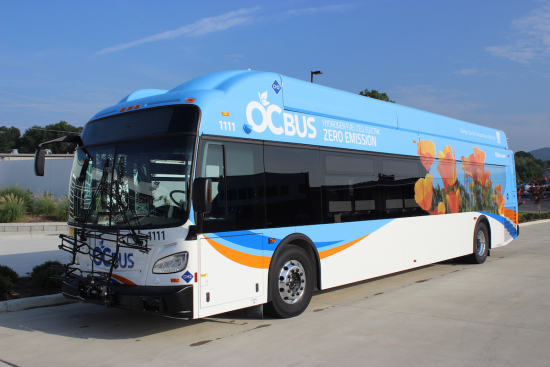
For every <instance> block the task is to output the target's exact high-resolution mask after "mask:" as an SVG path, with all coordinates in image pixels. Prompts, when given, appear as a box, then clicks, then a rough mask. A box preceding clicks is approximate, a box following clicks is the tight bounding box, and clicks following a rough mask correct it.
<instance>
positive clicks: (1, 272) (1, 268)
mask: <svg viewBox="0 0 550 367" xmlns="http://www.w3.org/2000/svg"><path fill="white" fill-rule="evenodd" d="M0 276H2V277H7V278H10V280H11V282H12V283H17V281H19V274H17V272H16V271H15V270H13V269H12V268H10V267H9V266H6V265H0Z"/></svg>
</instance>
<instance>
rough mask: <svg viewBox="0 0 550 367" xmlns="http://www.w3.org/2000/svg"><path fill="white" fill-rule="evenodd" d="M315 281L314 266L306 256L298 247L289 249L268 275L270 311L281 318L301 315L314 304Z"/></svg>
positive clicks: (279, 256)
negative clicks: (310, 303)
mask: <svg viewBox="0 0 550 367" xmlns="http://www.w3.org/2000/svg"><path fill="white" fill-rule="evenodd" d="M314 278H315V273H314V266H313V264H312V262H311V260H310V259H309V256H308V254H307V252H306V251H304V249H302V248H301V247H298V246H295V245H288V246H286V247H285V248H284V249H283V251H282V252H281V253H280V254H279V255H278V256H277V258H276V259H275V262H274V264H273V266H272V267H271V270H270V272H269V292H270V299H271V301H270V302H269V303H268V304H267V306H266V308H267V311H268V312H269V313H270V314H272V315H273V316H275V317H280V318H289V317H294V316H298V315H300V314H301V313H302V312H304V310H305V309H306V308H307V306H308V305H309V302H310V301H311V296H312V294H313V285H314Z"/></svg>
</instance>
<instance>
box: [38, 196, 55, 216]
mask: <svg viewBox="0 0 550 367" xmlns="http://www.w3.org/2000/svg"><path fill="white" fill-rule="evenodd" d="M34 199H35V200H34V213H35V214H40V215H52V214H56V212H57V205H56V204H55V198H54V197H53V196H52V193H51V192H49V191H46V192H45V193H43V194H41V193H38V194H36V195H35V196H34Z"/></svg>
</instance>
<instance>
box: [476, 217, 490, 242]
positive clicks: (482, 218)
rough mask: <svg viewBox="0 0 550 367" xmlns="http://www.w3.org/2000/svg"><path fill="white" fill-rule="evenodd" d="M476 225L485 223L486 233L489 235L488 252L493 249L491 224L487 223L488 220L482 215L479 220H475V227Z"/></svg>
mask: <svg viewBox="0 0 550 367" xmlns="http://www.w3.org/2000/svg"><path fill="white" fill-rule="evenodd" d="M477 223H485V225H486V226H487V231H488V234H489V250H490V249H492V248H493V242H492V240H491V237H492V236H491V224H490V223H489V219H487V217H486V216H484V215H482V216H480V217H479V219H478V220H477V222H476V226H477Z"/></svg>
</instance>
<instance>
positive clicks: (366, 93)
mask: <svg viewBox="0 0 550 367" xmlns="http://www.w3.org/2000/svg"><path fill="white" fill-rule="evenodd" d="M359 95H361V96H365V97H371V98H375V99H379V100H381V101H385V102H391V103H395V101H392V100H391V99H390V97H388V95H387V94H386V93H380V92H379V91H377V90H376V89H373V90H368V89H365V90H364V91H362V92H359Z"/></svg>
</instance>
